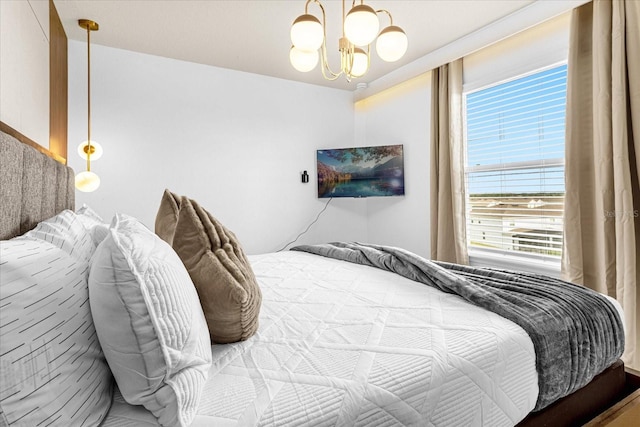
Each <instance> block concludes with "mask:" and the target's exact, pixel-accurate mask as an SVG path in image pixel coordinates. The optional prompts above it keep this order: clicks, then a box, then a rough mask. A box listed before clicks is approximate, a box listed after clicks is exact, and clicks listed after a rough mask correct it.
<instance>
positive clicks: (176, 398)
mask: <svg viewBox="0 0 640 427" xmlns="http://www.w3.org/2000/svg"><path fill="white" fill-rule="evenodd" d="M89 296H90V301H91V312H92V314H93V318H94V321H95V323H96V330H97V332H98V338H99V339H100V343H101V344H102V347H103V349H104V354H105V356H106V358H107V362H108V363H109V366H110V367H111V370H112V371H113V375H114V376H115V378H116V382H117V383H118V388H119V389H120V392H121V393H122V395H123V396H124V398H125V400H126V401H127V402H128V403H130V404H133V405H144V407H145V408H147V409H148V410H150V411H151V412H152V413H153V414H154V416H155V417H156V418H158V421H159V422H160V424H162V425H163V426H188V425H189V424H190V423H191V421H192V420H193V417H194V416H195V415H196V410H197V408H198V404H199V402H200V396H201V393H202V389H203V387H204V384H205V382H206V379H207V376H208V370H209V367H210V365H211V348H210V346H211V342H210V341H209V335H208V333H207V326H206V322H205V320H204V315H203V314H202V309H201V308H200V302H199V301H198V294H197V293H196V290H195V288H194V286H193V283H192V282H191V279H190V278H189V274H188V273H187V271H186V270H185V268H184V266H183V265H182V262H181V261H180V258H178V256H177V255H176V253H175V252H174V251H173V250H172V249H171V247H170V246H169V245H168V244H167V243H166V242H164V241H162V240H161V239H160V238H159V237H158V236H156V235H155V234H154V233H153V232H151V231H149V230H148V229H147V228H146V227H145V226H144V225H142V223H140V222H139V221H138V220H137V219H135V218H132V217H129V216H126V215H121V214H116V216H115V217H114V219H113V222H112V223H111V227H110V229H109V234H108V235H107V237H106V238H105V239H104V240H103V241H102V243H100V245H99V246H98V248H97V250H96V253H95V256H94V260H93V264H92V266H91V273H90V275H89Z"/></svg>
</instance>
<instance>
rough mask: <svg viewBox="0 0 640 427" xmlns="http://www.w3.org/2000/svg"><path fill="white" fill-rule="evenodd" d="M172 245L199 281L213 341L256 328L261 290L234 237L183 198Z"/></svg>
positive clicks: (234, 338)
mask: <svg viewBox="0 0 640 427" xmlns="http://www.w3.org/2000/svg"><path fill="white" fill-rule="evenodd" d="M172 246H173V249H174V250H175V251H176V252H177V253H178V256H179V257H180V259H182V262H183V263H184V265H185V267H187V271H188V272H189V275H190V276H191V280H192V281H193V283H194V284H195V286H196V289H197V291H198V295H199V296H200V303H201V305H202V310H203V311H204V315H205V318H206V319H207V325H208V327H209V334H210V336H211V341H212V342H215V343H231V342H236V341H243V340H246V339H247V338H249V337H251V336H252V335H253V334H254V333H255V332H256V330H257V329H258V315H259V313H260V304H261V302H262V293H261V292H260V287H259V286H258V282H257V280H256V278H255V275H254V274H253V270H252V269H251V266H250V265H249V262H248V260H247V258H246V256H245V254H244V251H243V250H242V247H241V246H240V243H239V242H238V239H237V238H236V236H235V235H234V234H233V233H232V232H231V231H229V230H228V229H226V228H225V227H224V226H223V225H222V224H220V222H218V221H217V220H216V219H215V218H214V217H213V216H212V215H211V214H210V213H209V212H207V211H206V210H204V209H203V208H202V207H201V206H200V205H198V203H196V202H195V201H194V200H190V199H188V198H187V197H182V199H181V200H180V203H179V212H178V221H177V225H176V227H175V233H174V236H173V244H172Z"/></svg>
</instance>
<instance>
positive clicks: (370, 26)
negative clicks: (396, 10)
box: [344, 4, 380, 46]
mask: <svg viewBox="0 0 640 427" xmlns="http://www.w3.org/2000/svg"><path fill="white" fill-rule="evenodd" d="M379 29H380V21H379V20H378V15H377V14H376V11H375V10H373V9H372V8H371V7H370V6H367V5H366V4H359V5H357V6H354V7H353V8H352V9H351V10H350V11H349V13H347V17H346V18H345V20H344V34H345V36H346V37H347V38H348V39H349V41H350V42H351V43H353V44H354V45H356V46H366V45H368V44H370V43H371V42H372V41H373V40H374V39H375V38H376V36H377V35H378V30H379Z"/></svg>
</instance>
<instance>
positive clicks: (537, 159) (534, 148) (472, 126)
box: [465, 65, 567, 258]
mask: <svg viewBox="0 0 640 427" xmlns="http://www.w3.org/2000/svg"><path fill="white" fill-rule="evenodd" d="M566 76H567V67H566V65H562V66H558V67H554V68H551V69H546V70H543V71H539V72H535V73H533V74H530V75H526V76H524V77H520V78H517V79H514V80H511V81H508V82H506V83H502V84H499V85H496V86H492V87H488V88H485V89H482V90H478V91H475V92H471V93H468V94H466V97H465V99H466V143H467V162H466V163H467V166H466V169H465V175H466V185H467V195H468V201H467V215H466V217H467V238H468V240H469V245H470V247H471V248H478V249H480V248H484V249H489V250H500V251H509V252H513V253H520V254H524V253H526V254H527V255H530V256H531V255H533V256H537V257H553V258H557V257H560V255H561V251H562V224H563V222H562V221H563V218H562V215H563V204H564V129H565V105H566V78H567V77H566Z"/></svg>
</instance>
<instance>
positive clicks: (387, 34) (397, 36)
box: [376, 25, 409, 62]
mask: <svg viewBox="0 0 640 427" xmlns="http://www.w3.org/2000/svg"><path fill="white" fill-rule="evenodd" d="M408 45H409V40H408V39H407V35H406V34H405V33H404V31H402V28H400V27H396V26H395V25H391V26H389V27H386V28H385V29H383V30H382V31H381V32H380V35H379V36H378V39H377V40H376V52H378V56H379V57H380V58H381V59H382V60H383V61H386V62H394V61H397V60H398V59H400V58H402V57H403V56H404V54H405V52H406V51H407V47H408Z"/></svg>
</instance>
